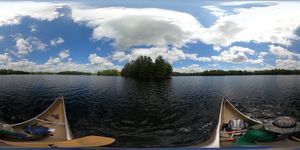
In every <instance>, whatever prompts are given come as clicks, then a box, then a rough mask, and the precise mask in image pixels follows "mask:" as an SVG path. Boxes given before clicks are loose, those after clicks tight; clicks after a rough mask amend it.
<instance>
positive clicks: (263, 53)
mask: <svg viewBox="0 0 300 150" xmlns="http://www.w3.org/2000/svg"><path fill="white" fill-rule="evenodd" d="M266 55H268V52H260V53H259V55H258V58H260V59H263V58H264V57H265V56H266Z"/></svg>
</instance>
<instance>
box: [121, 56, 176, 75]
mask: <svg viewBox="0 0 300 150" xmlns="http://www.w3.org/2000/svg"><path fill="white" fill-rule="evenodd" d="M172 71H173V70H172V66H171V65H170V64H169V63H168V62H166V61H164V59H163V58H162V57H161V56H159V57H157V58H156V59H155V62H153V61H152V59H151V58H150V57H147V56H140V57H138V58H137V59H136V60H135V61H131V62H129V63H127V64H126V65H125V66H124V68H123V69H122V71H121V75H122V76H124V77H132V78H169V77H170V75H171V73H172Z"/></svg>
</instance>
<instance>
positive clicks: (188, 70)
mask: <svg viewBox="0 0 300 150" xmlns="http://www.w3.org/2000/svg"><path fill="white" fill-rule="evenodd" d="M174 71H175V72H181V73H194V72H202V71H203V69H202V68H201V67H200V66H199V65H198V64H192V65H190V66H187V67H180V68H174Z"/></svg>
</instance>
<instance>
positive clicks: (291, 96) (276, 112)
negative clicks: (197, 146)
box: [0, 75, 300, 147]
mask: <svg viewBox="0 0 300 150" xmlns="http://www.w3.org/2000/svg"><path fill="white" fill-rule="evenodd" d="M0 83H1V84H0V120H4V121H6V122H10V123H16V122H19V121H22V120H26V119H29V118H31V117H33V116H35V115H37V114H39V113H40V112H42V111H43V110H44V109H45V108H47V106H48V105H49V104H51V102H52V101H53V98H54V97H56V96H58V95H59V94H63V95H64V97H65V101H66V105H67V106H66V108H67V115H68V119H69V122H70V124H71V129H72V131H73V134H74V135H75V136H76V137H81V136H85V135H88V134H96V135H106V136H112V137H114V138H116V139H117V142H116V143H115V144H114V145H113V146H123V147H136V146H138V147H141V146H145V147H149V146H183V145H190V144H193V143H197V142H203V141H205V140H206V139H208V137H209V135H210V134H211V133H212V130H213V128H214V126H215V125H216V123H217V115H218V111H219V105H220V102H221V99H222V98H223V97H227V98H228V99H230V100H231V102H232V103H233V104H234V105H235V106H237V107H238V108H239V109H240V110H241V111H242V112H244V113H246V114H248V115H250V116H251V117H253V118H258V119H261V120H263V119H269V118H273V117H275V116H280V115H290V116H294V117H297V119H298V120H299V119H300V109H299V108H300V100H299V98H300V86H299V85H300V76H297V75H290V76H220V77H173V78H172V79H168V80H134V79H125V78H122V77H100V76H56V75H9V76H0Z"/></svg>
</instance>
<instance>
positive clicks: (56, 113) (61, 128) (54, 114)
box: [12, 97, 69, 141]
mask: <svg viewBox="0 0 300 150" xmlns="http://www.w3.org/2000/svg"><path fill="white" fill-rule="evenodd" d="M30 124H31V125H33V124H38V125H42V126H45V127H48V128H52V129H55V131H54V132H53V133H52V134H53V135H52V136H47V137H44V138H42V139H39V140H38V141H65V140H68V138H67V137H68V134H69V133H67V128H68V124H67V120H66V117H65V107H64V100H63V98H62V97H59V98H56V100H55V101H54V102H53V103H52V104H51V106H49V107H48V108H47V109H46V110H45V111H44V112H43V113H41V114H40V115H38V116H36V117H34V118H32V119H30V120H27V121H25V122H21V123H18V124H14V125H12V127H13V129H14V130H15V131H16V132H19V133H24V134H26V133H25V132H24V127H26V126H28V125H30Z"/></svg>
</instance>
